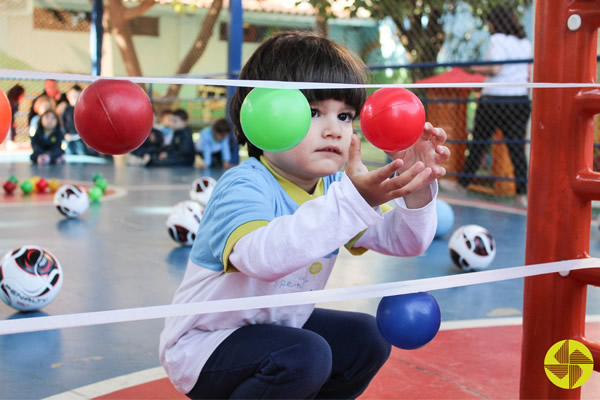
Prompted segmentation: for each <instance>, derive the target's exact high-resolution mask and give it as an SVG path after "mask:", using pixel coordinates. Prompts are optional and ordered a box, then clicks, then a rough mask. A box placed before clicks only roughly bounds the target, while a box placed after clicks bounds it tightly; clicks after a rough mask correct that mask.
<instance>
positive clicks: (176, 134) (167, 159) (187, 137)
mask: <svg viewBox="0 0 600 400" xmlns="http://www.w3.org/2000/svg"><path fill="white" fill-rule="evenodd" d="M187 123H188V113H187V111H185V110H184V109H181V108H180V109H177V110H175V111H173V115H172V117H171V127H172V128H173V138H172V139H171V143H169V144H167V145H163V146H162V147H161V148H160V150H159V153H158V154H156V155H154V156H152V158H151V159H150V161H148V163H147V164H146V165H147V166H153V167H161V166H165V167H166V166H193V165H194V159H195V157H196V153H195V150H194V139H193V138H192V130H191V129H190V127H189V126H187Z"/></svg>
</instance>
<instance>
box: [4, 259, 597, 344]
mask: <svg viewBox="0 0 600 400" xmlns="http://www.w3.org/2000/svg"><path fill="white" fill-rule="evenodd" d="M597 267H600V259H599V258H584V259H577V260H568V261H558V262H552V263H544V264H532V265H527V266H520V267H510V268H504V269H495V270H489V271H481V272H471V273H465V274H457V275H451V276H439V277H435V278H426V279H416V280H409V281H402V282H389V283H380V284H374V285H365V286H355V287H347V288H336V289H323V290H315V291H310V292H300V293H286V294H277V295H268V296H258V297H244V298H237V299H227V300H213V301H206V302H200V303H186V304H171V305H162V306H152V307H140V308H128V309H120V310H111V311H95V312H87V313H78V314H64V315H55V316H44V317H35V318H27V319H15V320H5V321H0V335H6V334H12V333H22V332H34V331H43V330H50V329H63V328H74V327H82V326H90V325H103V324H111V323H117V322H131V321H142V320H149V319H158V318H166V317H176V316H184V315H194V314H207V313H216V312H227V311H240V310H251V309H259V308H267V307H284V306H291V305H300V304H316V303H327V302H337V301H348V300H356V299H367V298H375V297H384V296H394V295H400V294H407V293H415V292H428V291H432V290H439V289H448V288H453V287H459V286H468V285H476V284H481V283H490V282H497V281H503V280H508V279H516V278H524V277H528V276H534V275H541V274H549V273H555V272H562V271H572V270H577V269H585V268H597Z"/></svg>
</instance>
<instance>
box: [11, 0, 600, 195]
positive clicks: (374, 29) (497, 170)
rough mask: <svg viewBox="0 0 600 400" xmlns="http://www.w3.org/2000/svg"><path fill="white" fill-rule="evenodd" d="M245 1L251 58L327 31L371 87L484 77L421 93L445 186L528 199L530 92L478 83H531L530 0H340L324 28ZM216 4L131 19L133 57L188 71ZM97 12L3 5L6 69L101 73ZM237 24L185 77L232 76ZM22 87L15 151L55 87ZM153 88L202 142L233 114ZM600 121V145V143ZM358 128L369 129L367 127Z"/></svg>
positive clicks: (159, 70)
mask: <svg viewBox="0 0 600 400" xmlns="http://www.w3.org/2000/svg"><path fill="white" fill-rule="evenodd" d="M242 3H243V6H244V37H243V51H242V62H243V61H244V60H245V59H246V58H247V57H249V55H250V54H251V53H252V51H253V50H254V49H255V48H256V47H257V46H258V45H259V44H260V42H261V41H262V40H264V39H265V38H266V37H269V36H270V35H272V34H273V33H274V32H278V31H282V30H289V29H305V30H315V29H318V30H320V31H323V30H324V31H325V33H326V34H327V35H328V36H329V37H330V38H331V39H333V40H335V41H337V42H339V43H341V44H342V45H344V46H346V47H348V48H350V49H351V50H352V51H354V52H355V53H356V54H357V55H358V56H359V57H360V58H362V59H363V60H364V62H365V63H366V64H367V65H368V66H369V67H370V82H371V83H375V84H388V83H453V82H456V83H458V82H472V83H473V84H474V88H454V89H452V88H424V89H419V90H415V91H414V92H415V94H417V95H418V96H419V98H420V99H421V101H422V102H423V104H424V105H425V108H426V112H427V119H428V120H429V121H431V122H432V123H433V124H434V125H436V126H439V127H442V128H444V129H445V130H446V132H447V134H448V146H449V147H450V149H451V151H452V156H451V158H450V160H449V162H448V163H447V165H446V167H447V170H448V177H447V178H445V179H444V181H447V182H449V183H450V184H445V185H444V186H443V187H442V192H443V193H448V194H451V193H458V194H460V195H461V196H464V195H465V194H466V195H468V196H470V197H477V198H482V199H487V200H493V201H498V202H512V201H513V199H514V198H515V196H516V195H518V194H524V193H526V188H527V185H526V183H527V170H528V161H527V157H528V145H529V142H528V140H529V137H530V134H529V124H530V108H531V101H530V98H531V96H530V92H529V90H527V89H522V88H520V89H518V90H516V91H515V90H514V89H515V88H504V92H502V91H500V92H499V93H498V92H493V91H492V92H489V91H486V90H485V89H484V90H481V89H478V88H477V84H479V83H481V82H488V81H490V82H502V81H504V82H515V81H517V79H518V80H519V81H520V82H523V83H525V82H527V81H528V80H529V78H530V77H529V76H528V75H526V76H523V74H524V73H525V72H526V73H528V72H529V71H530V69H531V63H532V58H533V53H532V44H533V31H534V26H533V6H532V5H531V3H530V2H527V1H513V2H511V3H510V4H508V3H506V4H507V7H506V8H507V9H508V10H513V11H514V12H513V16H514V20H511V21H508V20H506V21H504V20H502V19H498V18H496V19H495V20H491V19H490V14H491V12H492V10H493V9H494V7H493V6H494V4H493V2H482V1H464V2H452V4H444V2H438V1H418V2H417V1H415V2H412V1H392V0H388V1H373V2H371V9H370V10H369V12H370V15H369V14H366V13H364V12H363V11H364V10H359V9H358V8H357V7H358V5H360V4H361V3H363V2H358V1H357V2H339V1H338V2H333V3H332V4H333V5H332V7H331V8H330V9H329V11H330V12H331V13H332V15H331V17H330V18H329V19H325V20H324V22H323V19H322V18H315V11H314V9H313V8H311V6H310V4H309V2H308V1H301V2H281V1H275V0H262V1H243V2H242ZM288 3H289V4H288ZM339 3H344V4H342V5H341V6H340V4H339ZM513 3H514V4H513ZM122 4H123V6H124V7H127V8H132V9H134V8H135V7H138V6H140V4H141V2H136V1H129V0H123V2H122ZM211 4H212V1H210V0H197V1H192V0H187V1H182V0H180V1H170V0H161V1H157V2H156V3H155V4H154V5H153V6H152V7H150V8H149V9H147V10H145V12H144V13H141V14H140V15H138V16H136V17H135V18H133V19H131V20H129V21H128V23H127V27H128V29H129V31H130V37H131V38H132V43H133V45H134V47H135V48H133V49H131V50H133V52H134V55H135V59H136V60H137V61H138V63H139V65H140V72H141V74H143V75H146V76H162V77H165V76H180V75H178V74H177V71H178V68H179V67H180V66H181V63H182V60H183V59H184V58H185V56H186V55H187V54H188V52H189V49H190V48H192V46H193V45H194V44H195V43H197V39H198V37H199V32H200V30H201V28H202V26H203V24H205V23H206V21H207V15H208V10H209V8H210V6H211ZM498 4H499V3H498ZM91 7H92V6H91V2H87V1H84V2H74V1H69V0H52V1H42V0H3V1H0V68H2V69H9V70H21V71H32V72H61V73H76V74H89V73H90V71H91V63H92V61H91V59H90V40H91V36H90V28H91V25H92V10H91ZM110 12H111V10H110V9H109V7H108V5H105V11H104V26H105V32H104V43H103V52H102V54H103V56H102V75H105V76H127V75H130V73H128V68H129V64H130V61H131V54H127V53H126V52H124V51H123V48H122V46H120V41H121V40H123V39H122V37H119V36H118V35H116V33H115V31H114V29H113V28H114V26H115V19H114V16H111V15H110ZM505 18H509V17H507V16H505ZM510 18H512V17H510ZM228 19H229V14H228V10H227V9H223V10H220V13H219V14H218V17H217V19H216V22H215V24H214V27H213V29H212V34H211V35H210V36H209V37H208V39H207V40H206V48H205V50H204V52H203V53H202V55H201V57H200V58H199V59H198V61H197V62H196V63H195V64H194V65H193V67H192V68H191V70H190V71H189V72H188V73H187V74H186V75H185V76H190V77H218V78H225V77H227V74H226V72H225V71H226V70H227V54H228V44H229V42H228V32H229V26H228V22H229V21H228ZM324 27H325V28H324ZM521 28H522V29H521ZM519 29H520V30H519ZM526 43H529V46H530V47H529V48H528V47H527V44H526ZM511 46H512V47H511ZM498 47H501V48H502V49H501V50H502V51H499V50H498ZM128 57H129V58H128ZM524 71H525V72H524ZM494 77H495V78H494ZM494 79H496V80H494ZM76 84H78V85H79V86H81V87H82V88H85V86H86V83H85V82H67V81H59V82H56V86H57V93H50V96H49V98H48V99H47V100H48V101H47V102H48V103H49V107H52V108H55V109H56V110H57V111H58V112H59V113H60V112H61V111H62V110H61V108H60V105H59V103H60V102H61V101H62V99H61V96H62V95H63V94H64V93H66V92H68V91H69V89H70V88H72V87H73V86H74V85H76ZM16 85H19V86H20V87H22V89H23V93H20V94H18V95H17V96H16V98H14V99H11V101H14V104H15V115H14V132H13V133H12V134H11V135H10V136H9V137H8V138H7V140H6V141H5V142H4V143H3V144H2V145H1V146H2V147H0V149H3V150H15V149H27V147H28V146H29V141H30V135H31V129H32V128H31V120H32V117H33V116H34V115H35V112H36V108H37V107H36V106H35V105H34V101H36V99H38V97H39V96H40V95H41V94H43V93H44V92H45V91H46V92H47V88H45V82H44V80H43V79H36V78H35V75H34V76H32V79H29V80H22V81H15V80H14V79H8V77H6V76H0V89H2V90H3V91H4V92H5V93H9V92H11V89H12V88H14V87H15V86H16ZM511 89H512V90H511ZM145 90H146V91H147V93H148V94H149V96H150V97H151V99H152V101H153V103H154V105H155V110H156V112H157V114H160V112H161V111H162V110H164V109H176V108H183V109H185V110H186V111H187V112H188V114H189V116H190V125H191V126H192V128H193V130H194V132H195V134H196V137H197V135H198V131H199V130H200V129H201V128H203V127H204V126H207V125H209V124H211V123H212V122H213V121H215V120H216V119H218V118H220V117H223V116H225V115H226V110H225V106H226V92H227V88H225V87H222V86H196V85H182V86H181V87H180V88H178V90H177V91H176V95H174V96H173V95H170V94H169V85H166V84H154V85H146V86H145ZM18 91H19V90H17V92H18ZM13 94H14V93H13ZM46 94H48V93H46ZM38 100H39V99H38ZM64 104H66V103H64ZM47 106H48V105H44V107H47ZM596 120H597V123H596V124H595V132H596V142H597V143H600V128H599V125H600V123H598V118H596ZM355 126H356V130H357V132H359V130H360V126H359V123H358V121H357V122H356V125H355ZM359 133H360V132H359ZM24 151H25V150H24ZM243 156H244V155H243V149H242V158H243ZM363 157H364V159H365V162H366V163H367V164H368V165H369V166H372V167H375V166H377V165H381V164H382V163H385V162H386V156H385V154H383V152H381V151H379V150H377V149H375V148H373V147H372V146H370V145H369V144H368V143H366V142H364V146H363ZM594 168H595V169H597V170H598V169H599V168H600V148H597V149H595V150H594Z"/></svg>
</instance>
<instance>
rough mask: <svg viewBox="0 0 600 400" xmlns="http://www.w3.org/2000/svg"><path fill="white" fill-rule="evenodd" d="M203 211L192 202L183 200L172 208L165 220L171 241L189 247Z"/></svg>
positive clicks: (194, 236) (196, 203) (194, 237)
mask: <svg viewBox="0 0 600 400" xmlns="http://www.w3.org/2000/svg"><path fill="white" fill-rule="evenodd" d="M203 214H204V209H203V208H202V206H201V205H200V204H199V203H198V202H196V201H192V200H185V201H182V202H179V203H177V204H175V205H174V206H173V210H172V211H171V214H169V217H168V218H167V230H168V232H169V236H171V239H173V240H174V241H176V242H177V243H179V244H180V245H182V246H191V245H192V244H193V243H194V239H196V233H198V228H200V221H201V220H202V215H203Z"/></svg>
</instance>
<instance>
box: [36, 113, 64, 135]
mask: <svg viewBox="0 0 600 400" xmlns="http://www.w3.org/2000/svg"><path fill="white" fill-rule="evenodd" d="M46 114H52V115H54V118H56V126H55V127H54V129H56V128H58V127H59V126H60V122H61V121H60V118H58V114H57V113H56V111H54V110H46V111H44V112H43V113H42V115H40V119H39V120H38V122H37V128H38V129H42V130H43V129H44V125H43V124H42V119H43V118H44V115H46Z"/></svg>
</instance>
